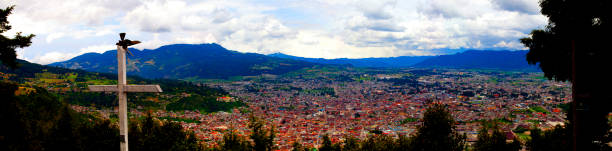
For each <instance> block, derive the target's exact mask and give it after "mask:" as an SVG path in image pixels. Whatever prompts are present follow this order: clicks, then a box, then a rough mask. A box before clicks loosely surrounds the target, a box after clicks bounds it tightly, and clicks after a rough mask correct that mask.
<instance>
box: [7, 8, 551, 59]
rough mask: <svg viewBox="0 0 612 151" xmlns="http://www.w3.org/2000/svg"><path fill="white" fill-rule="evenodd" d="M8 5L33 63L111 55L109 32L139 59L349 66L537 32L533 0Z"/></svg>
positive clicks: (486, 45) (501, 44)
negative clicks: (195, 50)
mask: <svg viewBox="0 0 612 151" xmlns="http://www.w3.org/2000/svg"><path fill="white" fill-rule="evenodd" d="M14 3H15V4H16V5H17V7H16V10H15V11H14V14H13V15H11V16H10V17H9V20H10V21H11V24H12V25H13V27H15V28H14V30H11V31H10V32H8V33H7V34H10V33H14V32H16V31H22V32H24V33H34V34H36V35H37V37H39V38H40V37H43V38H44V39H43V40H42V41H43V43H40V42H37V43H34V44H33V46H32V48H31V49H30V48H28V50H27V51H23V52H22V53H21V54H23V55H20V57H22V58H27V59H29V58H33V59H32V60H30V61H34V62H39V63H42V62H49V61H53V60H61V59H54V58H53V57H58V58H62V59H66V57H65V56H75V55H79V54H82V53H84V52H101V51H104V50H105V49H106V50H110V49H114V46H113V44H114V42H115V41H116V40H117V37H116V34H117V33H119V32H127V33H128V36H127V37H128V38H130V39H132V40H141V41H142V42H143V43H141V44H139V45H136V46H135V48H139V49H155V48H158V47H160V46H162V45H167V44H175V43H192V44H193V43H211V42H215V43H219V44H221V45H222V46H224V47H226V48H228V49H231V50H237V51H243V52H257V53H273V52H279V51H280V52H284V53H288V54H292V55H298V56H305V57H322V58H341V57H348V58H359V57H389V56H399V55H436V54H438V53H440V52H441V51H433V50H438V49H457V48H468V49H469V48H472V49H524V47H523V46H522V45H521V44H520V43H518V41H517V39H519V38H521V37H525V36H527V34H528V33H529V32H530V30H532V29H535V28H541V27H543V26H544V25H545V24H546V18H545V17H544V16H542V15H539V14H538V13H537V12H538V11H539V8H538V4H537V0H511V1H499V0H414V1H397V0H334V1H328V0H304V1H270V0H263V1H248V0H234V1H226V0H210V1H196V0H126V1H123V0H110V1H109V0H93V1H89V0H75V1H70V2H65V1H61V0H49V1H33V0H21V1H17V2H14ZM3 5H8V4H3ZM5 35H6V34H5ZM38 41H41V40H38ZM48 50H55V51H52V52H47V51H48ZM40 54H43V55H40ZM58 54H63V55H61V57H60V55H58Z"/></svg>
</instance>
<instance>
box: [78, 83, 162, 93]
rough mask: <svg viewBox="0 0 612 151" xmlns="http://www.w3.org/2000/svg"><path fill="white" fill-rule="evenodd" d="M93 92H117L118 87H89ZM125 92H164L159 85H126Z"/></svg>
mask: <svg viewBox="0 0 612 151" xmlns="http://www.w3.org/2000/svg"><path fill="white" fill-rule="evenodd" d="M87 87H88V88H89V91H91V92H117V91H119V89H118V88H117V85H89V86H87ZM123 90H124V91H125V92H163V91H162V89H161V87H159V85H125V86H124V89H123Z"/></svg>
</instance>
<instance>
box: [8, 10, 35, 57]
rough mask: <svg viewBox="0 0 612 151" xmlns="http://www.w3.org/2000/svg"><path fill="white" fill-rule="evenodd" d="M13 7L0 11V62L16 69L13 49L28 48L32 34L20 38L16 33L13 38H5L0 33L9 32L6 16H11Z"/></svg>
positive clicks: (15, 55) (19, 33)
mask: <svg viewBox="0 0 612 151" xmlns="http://www.w3.org/2000/svg"><path fill="white" fill-rule="evenodd" d="M13 8H15V6H10V7H7V8H5V9H0V62H2V64H4V65H6V66H8V67H10V68H13V69H14V68H16V67H17V61H16V59H17V53H16V52H15V48H24V47H28V46H30V44H31V43H32V41H31V40H32V38H33V37H34V35H33V34H30V35H27V36H22V35H21V32H18V33H17V35H15V37H14V38H7V37H5V36H4V35H2V33H4V32H6V31H8V30H11V28H12V27H11V25H9V21H8V15H10V14H11V11H13Z"/></svg>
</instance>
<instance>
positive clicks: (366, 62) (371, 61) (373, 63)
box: [268, 53, 434, 68]
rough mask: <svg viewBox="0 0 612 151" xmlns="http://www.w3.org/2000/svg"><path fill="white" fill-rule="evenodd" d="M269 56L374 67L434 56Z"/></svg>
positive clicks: (409, 63)
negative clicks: (334, 57)
mask: <svg viewBox="0 0 612 151" xmlns="http://www.w3.org/2000/svg"><path fill="white" fill-rule="evenodd" d="M268 56H272V57H278V58H286V59H294V60H301V61H307V62H312V63H319V64H336V65H352V66H354V67H373V68H402V67H411V66H413V65H414V64H417V63H419V62H421V61H424V60H426V59H429V58H433V57H434V56H400V57H388V58H359V59H349V58H338V59H323V58H304V57H297V56H291V55H287V54H283V53H273V54H269V55H268Z"/></svg>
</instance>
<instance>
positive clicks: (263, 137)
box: [248, 115, 276, 151]
mask: <svg viewBox="0 0 612 151" xmlns="http://www.w3.org/2000/svg"><path fill="white" fill-rule="evenodd" d="M264 125H266V123H265V121H264V120H262V119H260V118H258V117H255V116H254V115H251V116H250V117H249V125H248V126H249V128H250V129H251V132H252V133H251V135H250V136H249V137H250V138H251V140H253V150H255V151H271V150H273V149H275V147H274V138H275V137H276V132H275V131H274V129H275V128H274V126H271V127H269V128H267V129H266V128H265V127H264Z"/></svg>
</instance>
